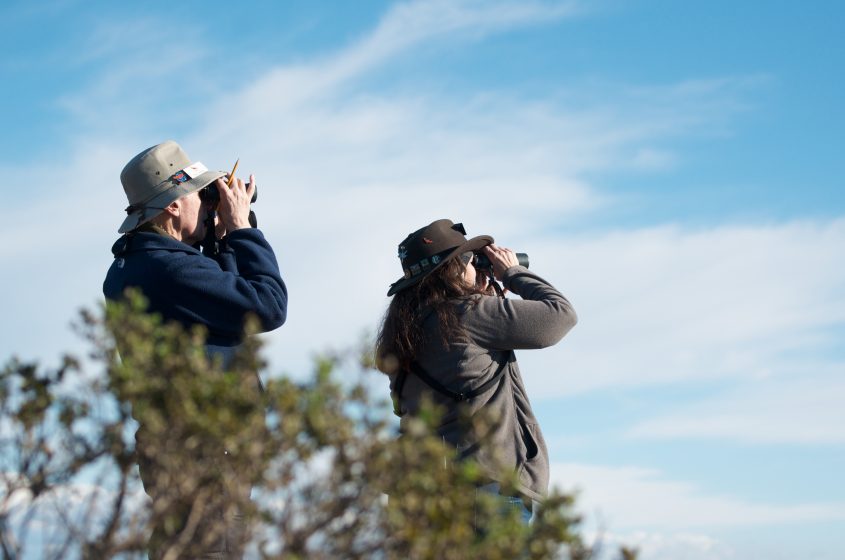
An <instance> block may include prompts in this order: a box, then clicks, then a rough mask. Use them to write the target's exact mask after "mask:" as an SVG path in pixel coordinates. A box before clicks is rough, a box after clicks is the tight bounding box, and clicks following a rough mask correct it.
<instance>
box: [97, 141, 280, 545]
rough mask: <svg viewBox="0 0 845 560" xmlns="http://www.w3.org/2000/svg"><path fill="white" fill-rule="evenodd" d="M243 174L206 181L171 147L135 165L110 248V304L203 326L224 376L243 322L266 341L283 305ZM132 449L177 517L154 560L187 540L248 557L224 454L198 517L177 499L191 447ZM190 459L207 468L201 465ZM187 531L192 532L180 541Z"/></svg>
mask: <svg viewBox="0 0 845 560" xmlns="http://www.w3.org/2000/svg"><path fill="white" fill-rule="evenodd" d="M236 169H237V164H236V165H235V169H233V170H232V172H231V173H229V174H228V176H227V173H226V172H225V171H210V170H208V169H207V168H206V167H205V165H203V164H202V163H200V162H198V161H197V162H194V161H192V160H191V159H190V158H188V155H187V154H186V153H185V152H184V151H183V150H182V148H181V147H180V146H179V145H178V144H177V143H176V142H173V141H170V140H168V141H166V142H162V143H161V144H157V145H155V146H152V147H151V148H148V149H146V150H144V151H143V152H141V153H140V154H138V155H136V156H135V157H134V158H132V160H130V161H129V163H127V164H126V166H125V167H124V168H123V171H122V172H121V174H120V181H121V183H122V185H123V190H124V191H125V193H126V197H127V199H128V200H129V206H128V207H127V208H126V214H127V216H126V218H125V219H124V221H123V223H122V224H121V226H120V228H119V230H118V231H119V232H120V233H122V234H124V235H123V236H122V237H120V238H119V239H118V240H117V241H116V242H115V244H114V246H113V247H112V253H113V254H114V260H113V261H112V264H111V267H110V268H109V270H108V273H107V275H106V280H105V282H104V283H103V293H104V294H105V296H106V298H107V299H108V300H112V301H117V300H121V299H123V298H124V295H125V290H126V289H127V288H135V289H138V290H140V291H141V293H142V294H143V295H144V296H145V297H146V299H147V301H148V311H149V312H151V313H157V314H159V315H161V317H162V319H163V320H164V321H165V322H169V321H175V322H178V323H180V324H182V326H184V327H185V328H190V327H192V326H194V325H202V326H203V327H205V328H206V330H207V333H208V334H207V339H206V352H207V354H208V355H209V357H210V358H211V357H213V358H219V359H221V360H222V363H223V365H224V367H225V366H226V365H227V364H229V363H230V362H231V360H232V358H233V357H234V356H235V354H236V352H237V349H238V348H239V346H240V345H241V343H242V337H243V333H244V324H245V321H246V318H247V316H248V315H252V316H254V317H256V318H257V319H258V321H259V322H260V326H261V330H262V331H270V330H273V329H276V328H278V327H279V326H281V325H282V324H283V323H284V322H285V319H286V317H287V302H288V292H287V287H286V286H285V283H284V281H283V280H282V276H281V272H280V271H279V264H278V262H277V261H276V256H275V254H274V252H273V249H272V247H270V244H269V243H268V242H267V240H266V239H265V238H264V234H263V233H262V232H261V231H260V230H259V229H257V228H256V227H255V226H256V225H257V222H256V221H255V219H254V215H252V212H251V210H250V204H251V202H252V201H254V200H255V189H256V186H255V177H254V176H250V182H249V184H245V183H244V181H243V180H242V179H239V178H237V177H235V170H236ZM201 249H202V250H201ZM164 381H165V382H166V383H169V380H167V379H165V380H164ZM247 381H248V382H250V381H251V384H254V385H255V395H256V400H257V399H258V397H259V394H260V393H259V391H260V388H261V382H260V379H258V372H255V378H254V379H252V380H247ZM209 406H214V404H213V403H209ZM135 440H136V455H137V460H138V466H139V470H140V475H141V480H142V482H143V484H144V490H145V491H146V493H147V494H148V495H149V496H150V497H151V498H152V501H153V506H152V509H153V510H154V511H166V512H168V513H173V515H175V516H176V517H177V518H178V519H177V521H178V522H171V520H168V519H167V518H165V517H162V516H161V515H159V517H156V521H155V523H154V527H153V531H152V534H151V535H150V540H149V543H148V549H149V550H148V551H149V555H150V557H151V558H155V559H157V558H160V557H162V556H163V555H166V554H165V553H164V551H171V552H168V554H172V550H179V547H180V546H183V541H185V542H187V541H190V542H191V543H192V545H194V546H195V548H196V547H197V546H202V553H203V556H202V557H203V558H206V557H208V558H211V557H213V558H227V559H229V558H231V559H237V558H241V557H242V556H243V550H244V546H245V544H246V540H245V539H246V536H247V531H246V524H245V521H244V518H243V514H242V509H243V506H244V504H246V503H247V502H248V501H249V499H250V484H249V482H248V481H245V480H242V478H241V475H240V474H239V473H231V470H232V469H231V468H229V467H228V465H227V455H228V451H226V450H225V449H220V454H219V457H218V458H215V460H214V461H212V462H211V463H213V464H209V465H208V467H207V468H208V469H209V470H212V469H213V470H215V471H219V472H220V473H222V474H221V476H222V477H224V478H225V479H226V482H227V483H226V484H221V487H220V488H215V489H214V492H212V493H210V495H212V498H210V499H208V500H205V502H204V505H203V508H201V510H200V509H197V507H195V503H196V501H195V500H194V499H193V498H194V496H193V494H191V493H190V492H188V491H185V494H186V496H183V495H182V494H183V492H182V489H181V487H182V486H185V484H181V483H180V481H181V482H184V480H182V479H180V477H179V473H178V472H173V471H174V468H173V466H172V464H177V463H174V462H172V461H170V459H172V458H173V457H174V456H175V455H177V454H179V453H189V454H190V453H191V452H190V451H186V449H188V447H187V446H186V442H184V441H176V440H175V438H174V437H172V436H171V434H169V433H167V431H164V433H162V430H161V429H158V430H154V429H153V428H151V427H150V426H146V425H144V424H143V423H142V424H141V425H140V426H139V428H138V431H137V433H136V435H135ZM188 459H189V460H190V461H194V462H195V464H197V465H204V464H205V463H204V462H203V460H198V459H197V458H196V456H194V455H189V457H188ZM206 459H207V458H206ZM188 486H190V485H188ZM197 511H201V513H200V514H199V516H196V515H195V512H197ZM195 517H196V519H194V518H195ZM189 518H190V519H193V521H191V523H189ZM192 527H193V529H191V528H192ZM189 531H193V534H188V536H187V537H185V534H187V533H189ZM186 539H187V540H186ZM179 557H180V558H181V557H182V556H181V555H180V556H179Z"/></svg>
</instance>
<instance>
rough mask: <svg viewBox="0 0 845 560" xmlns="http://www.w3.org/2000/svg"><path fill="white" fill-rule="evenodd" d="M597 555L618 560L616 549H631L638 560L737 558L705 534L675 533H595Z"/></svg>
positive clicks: (717, 541) (716, 540) (732, 551)
mask: <svg viewBox="0 0 845 560" xmlns="http://www.w3.org/2000/svg"><path fill="white" fill-rule="evenodd" d="M595 539H598V542H599V543H600V544H601V549H600V550H601V553H600V554H599V556H598V558H597V560H618V559H619V554H618V550H619V548H620V547H623V546H624V547H627V548H634V549H636V550H637V552H638V556H637V558H638V559H639V560H680V559H683V560H733V559H736V558H741V557H742V556H740V555H737V553H736V551H735V549H734V548H733V547H732V546H731V545H730V544H728V543H726V542H724V541H722V540H720V539H717V538H715V537H712V536H710V535H706V534H700V533H690V532H683V531H679V532H676V533H660V532H649V531H630V532H627V533H617V532H614V531H606V532H597V533H595V535H594V536H592V539H591V540H595Z"/></svg>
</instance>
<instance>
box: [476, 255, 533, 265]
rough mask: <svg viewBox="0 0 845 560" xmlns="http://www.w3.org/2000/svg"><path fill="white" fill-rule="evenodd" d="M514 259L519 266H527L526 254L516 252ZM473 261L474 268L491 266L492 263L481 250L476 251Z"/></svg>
mask: <svg viewBox="0 0 845 560" xmlns="http://www.w3.org/2000/svg"><path fill="white" fill-rule="evenodd" d="M516 259H517V260H518V261H519V266H524V267H525V268H528V255H527V254H526V253H517V254H516ZM474 263H475V265H474V266H475V268H493V263H491V262H490V259H489V258H487V255H485V254H484V253H482V252H481V251H476V253H475V261H474Z"/></svg>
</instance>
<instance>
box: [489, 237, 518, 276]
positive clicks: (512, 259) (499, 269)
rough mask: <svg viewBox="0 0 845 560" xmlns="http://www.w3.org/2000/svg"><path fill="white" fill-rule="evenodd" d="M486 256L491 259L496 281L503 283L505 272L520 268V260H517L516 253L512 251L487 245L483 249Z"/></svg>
mask: <svg viewBox="0 0 845 560" xmlns="http://www.w3.org/2000/svg"><path fill="white" fill-rule="evenodd" d="M483 251H484V254H486V255H487V258H489V259H490V263H491V264H492V265H493V276H495V277H496V280H499V281H501V280H502V276H503V275H504V274H505V271H506V270H507V269H509V268H510V267H512V266H518V265H519V260H518V259H517V258H516V253H514V252H513V251H511V250H510V249H505V248H504V247H499V246H497V245H487V246H486V247H484V248H483Z"/></svg>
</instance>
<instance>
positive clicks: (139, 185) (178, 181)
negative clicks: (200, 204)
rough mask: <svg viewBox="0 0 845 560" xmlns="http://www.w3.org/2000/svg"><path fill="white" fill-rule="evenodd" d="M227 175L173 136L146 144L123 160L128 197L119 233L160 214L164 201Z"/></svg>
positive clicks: (166, 202) (123, 181)
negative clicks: (191, 155) (210, 167)
mask: <svg viewBox="0 0 845 560" xmlns="http://www.w3.org/2000/svg"><path fill="white" fill-rule="evenodd" d="M224 175H226V172H225V171H209V170H208V168H206V166H205V165H203V164H202V163H201V162H199V161H195V162H192V161H191V159H190V158H189V157H188V154H186V153H185V151H184V150H183V149H182V148H181V147H180V146H179V144H177V143H176V142H174V141H173V140H167V141H165V142H162V143H161V144H156V145H155V146H153V147H151V148H147V149H146V150H144V151H143V152H141V153H140V154H138V155H137V156H135V157H134V158H132V160H131V161H130V162H129V163H127V164H126V167H124V168H123V171H121V172H120V182H121V183H122V184H123V190H124V191H125V192H126V198H127V199H128V200H129V206H128V207H127V208H126V213H127V214H128V216H126V219H125V220H123V224H121V226H120V229H118V230H117V231H118V232H119V233H126V232H127V231H131V230H133V229H135V228H136V227H138V226H140V225H141V224H143V223H145V222H148V221H150V220H151V219H152V218H155V217H156V216H158V215H159V214H161V213H162V212H163V211H164V209H165V208H167V205H168V204H170V203H171V202H173V201H174V200H178V199H180V198H182V197H183V196H186V195H189V194H191V193H192V192H196V191H198V190H200V189H202V188H203V187H205V186H208V184H209V183H211V182H212V181H214V180H215V179H218V178H220V177H223V176H224Z"/></svg>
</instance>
